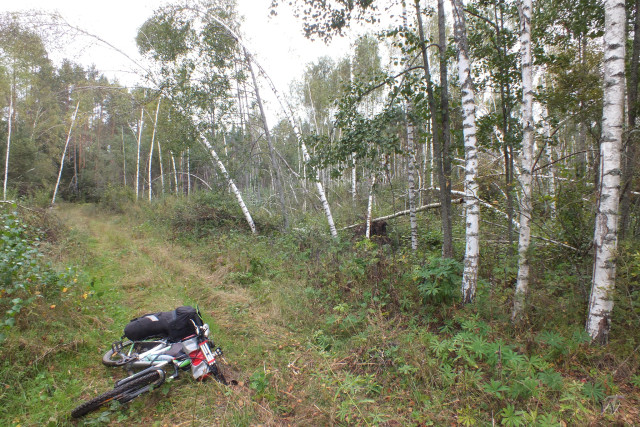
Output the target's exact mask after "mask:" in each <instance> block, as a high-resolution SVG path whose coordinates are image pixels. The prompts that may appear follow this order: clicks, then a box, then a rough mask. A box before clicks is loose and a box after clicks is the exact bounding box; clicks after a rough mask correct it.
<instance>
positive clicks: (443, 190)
mask: <svg viewBox="0 0 640 427" xmlns="http://www.w3.org/2000/svg"><path fill="white" fill-rule="evenodd" d="M415 8H416V14H417V16H418V31H419V36H420V46H421V53H422V63H423V66H424V77H425V80H426V84H427V102H428V104H429V109H430V110H431V126H432V130H433V132H432V134H433V148H434V151H435V153H434V157H435V159H436V168H437V173H438V184H439V186H440V191H439V194H440V203H441V204H442V206H446V199H447V184H446V181H447V180H446V177H445V173H444V165H443V163H442V142H441V140H440V138H441V137H442V128H441V127H440V124H439V123H438V119H437V117H436V116H437V114H436V112H437V111H438V107H437V106H436V102H435V98H434V95H433V84H432V82H431V72H430V70H429V58H428V56H427V47H426V45H425V38H424V28H423V26H422V12H421V9H420V3H419V0H416V2H415ZM440 218H441V220H442V234H443V237H442V256H444V257H449V256H451V255H452V252H451V250H452V247H451V246H449V242H452V241H453V240H452V236H447V235H445V233H450V232H451V227H448V226H447V224H450V220H451V218H450V215H449V212H446V209H444V208H443V209H440Z"/></svg>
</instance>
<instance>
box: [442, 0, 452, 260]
mask: <svg viewBox="0 0 640 427" xmlns="http://www.w3.org/2000/svg"><path fill="white" fill-rule="evenodd" d="M445 28H446V24H445V18H444V0H438V45H439V46H438V47H439V49H440V107H441V109H442V153H441V156H442V174H443V175H444V181H441V182H440V188H441V189H444V196H443V198H442V208H441V210H440V214H441V216H442V255H443V256H444V257H445V258H453V228H452V226H451V216H452V209H451V126H450V123H449V82H448V78H447V36H446V33H445ZM441 191H442V190H441Z"/></svg>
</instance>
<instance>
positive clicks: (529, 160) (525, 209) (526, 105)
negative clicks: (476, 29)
mask: <svg viewBox="0 0 640 427" xmlns="http://www.w3.org/2000/svg"><path fill="white" fill-rule="evenodd" d="M531 3H532V0H522V2H521V3H520V8H519V9H520V45H521V47H520V51H521V60H522V122H523V130H522V150H521V151H520V175H519V180H520V186H521V188H522V195H521V197H520V233H519V238H518V279H517V282H516V291H515V295H514V298H513V312H512V313H511V320H513V321H517V320H519V319H520V318H521V317H522V312H523V310H524V304H525V296H526V293H527V290H528V287H529V277H530V273H529V268H530V265H529V246H530V245H531V226H530V221H531V214H532V212H533V206H532V202H531V195H532V182H533V137H534V134H533V132H534V129H533V64H532V62H531Z"/></svg>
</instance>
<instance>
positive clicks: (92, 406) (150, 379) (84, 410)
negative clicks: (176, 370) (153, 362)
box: [71, 371, 160, 418]
mask: <svg viewBox="0 0 640 427" xmlns="http://www.w3.org/2000/svg"><path fill="white" fill-rule="evenodd" d="M159 379H160V373H159V372H158V371H153V372H149V373H148V374H147V375H144V376H142V377H140V378H136V379H135V380H133V381H130V382H128V383H126V384H124V385H122V386H120V387H116V388H114V389H113V390H109V391H108V392H106V393H103V394H101V395H100V396H98V397H95V398H93V399H91V400H89V401H87V402H85V403H83V404H82V405H80V406H78V407H77V408H75V409H74V410H73V411H71V416H72V417H73V418H80V417H83V416H85V415H87V414H88V413H89V412H92V411H95V410H96V409H98V408H100V407H101V406H103V405H106V404H107V403H109V402H111V401H112V400H119V399H120V398H121V397H122V396H123V395H124V394H127V393H129V392H132V391H135V390H137V389H140V388H142V387H146V386H148V385H149V384H152V383H154V382H156V381H158V380H159Z"/></svg>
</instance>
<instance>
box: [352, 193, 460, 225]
mask: <svg viewBox="0 0 640 427" xmlns="http://www.w3.org/2000/svg"><path fill="white" fill-rule="evenodd" d="M463 201H464V199H456V200H452V201H451V203H452V204H455V203H462V202H463ZM440 206H441V205H440V203H431V204H428V205H422V206H420V207H419V208H416V212H422V211H426V210H427V209H434V208H439V207H440ZM409 213H410V212H409V210H406V211H400V212H396V213H394V214H391V215H387V216H381V217H379V218H373V219H372V220H371V222H376V221H386V220H388V219H392V218H397V217H399V216H404V215H409ZM362 224H364V223H358V224H353V225H349V226H348V227H344V228H341V229H340V230H350V229H352V228H356V227H359V226H361V225H362Z"/></svg>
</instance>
